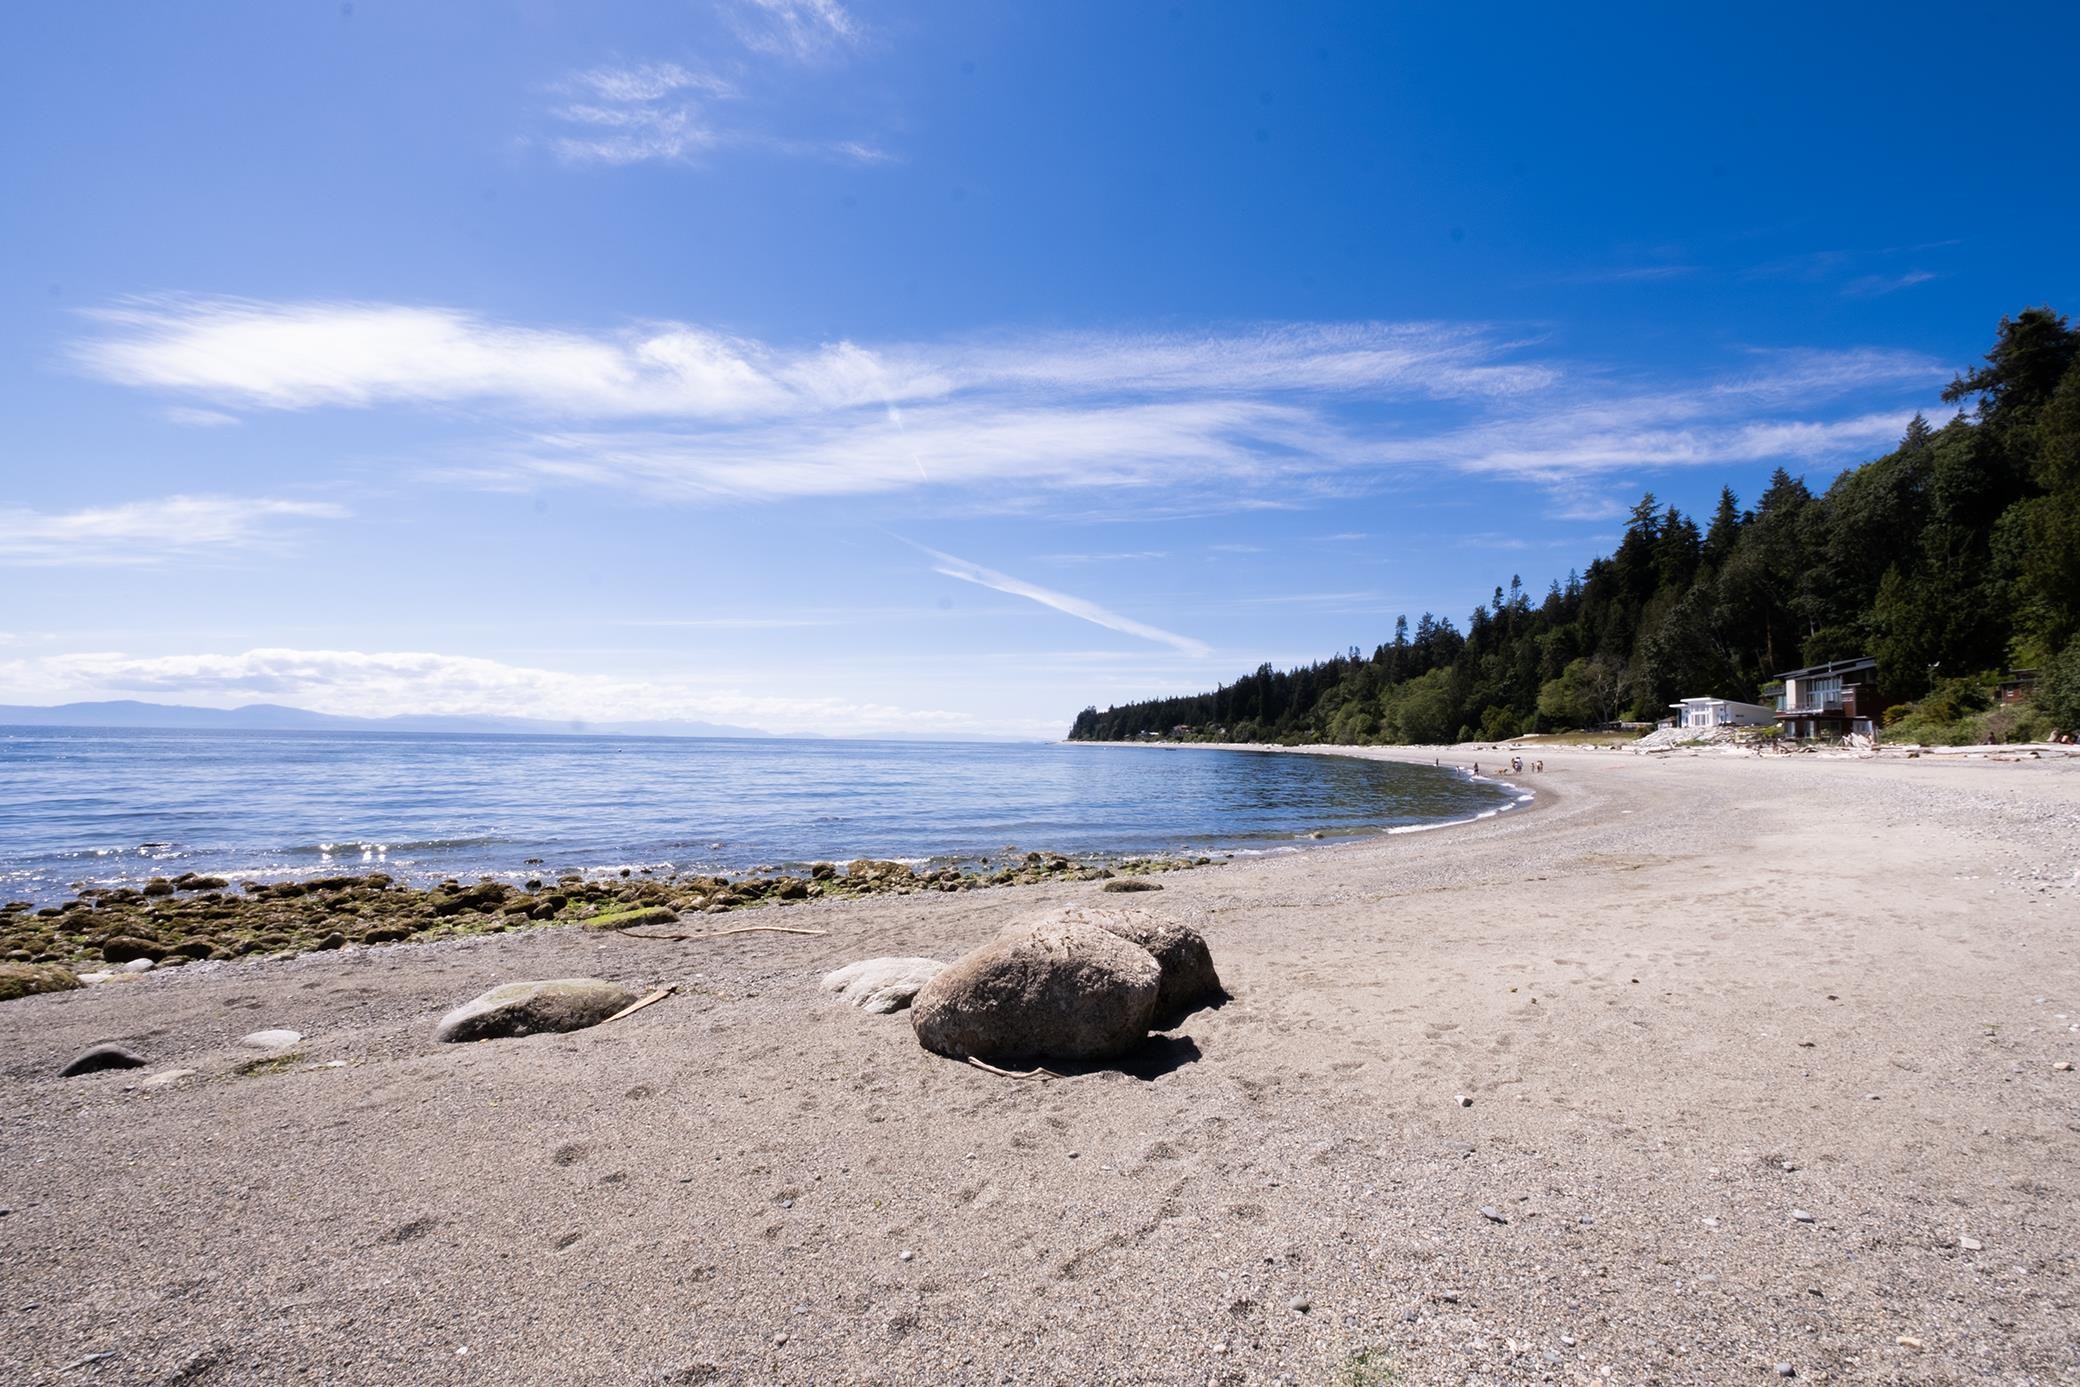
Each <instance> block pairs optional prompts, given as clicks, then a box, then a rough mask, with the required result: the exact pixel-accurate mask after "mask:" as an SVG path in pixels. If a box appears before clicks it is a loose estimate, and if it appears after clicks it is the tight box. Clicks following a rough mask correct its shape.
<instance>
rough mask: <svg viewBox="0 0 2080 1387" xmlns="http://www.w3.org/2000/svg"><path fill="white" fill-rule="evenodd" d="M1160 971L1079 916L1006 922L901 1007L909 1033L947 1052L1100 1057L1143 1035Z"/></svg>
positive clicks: (1139, 951)
mask: <svg viewBox="0 0 2080 1387" xmlns="http://www.w3.org/2000/svg"><path fill="white" fill-rule="evenodd" d="M1162 981H1163V970H1162V968H1161V967H1160V966H1158V965H1157V963H1156V961H1155V959H1154V957H1153V956H1151V955H1150V954H1149V952H1148V951H1147V950H1146V949H1143V948H1141V947H1140V946H1139V945H1136V944H1132V943H1129V942H1128V941H1127V940H1125V939H1122V938H1120V937H1119V936H1118V935H1116V934H1114V933H1112V932H1111V931H1109V930H1103V929H1100V928H1098V927H1097V926H1096V925H1092V924H1087V923H1085V922H1083V921H1081V920H1064V919H1053V918H1049V919H1043V920H1039V921H1034V922H1030V923H1026V924H1022V925H1013V926H1010V927H1009V928H1007V929H1005V930H1004V931H1003V932H1002V933H1000V934H999V935H998V936H997V937H996V938H995V939H992V940H991V941H990V942H989V943H987V944H984V945H983V946H982V947H981V948H979V949H977V950H975V951H974V952H973V953H971V954H968V955H967V956H966V957H964V958H960V959H957V960H955V961H954V962H952V963H950V964H948V965H947V966H946V967H945V969H943V970H942V971H941V972H940V973H939V974H938V975H937V976H936V977H934V978H933V979H932V980H931V981H930V982H928V983H926V984H925V985H924V986H923V987H922V988H921V989H919V991H918V993H917V998H916V1001H915V1002H914V1003H913V1004H912V1006H911V1009H910V1019H911V1024H912V1025H913V1026H914V1027H915V1028H916V1031H917V1039H918V1041H919V1042H920V1043H922V1044H923V1046H924V1047H925V1048H926V1049H927V1050H932V1051H935V1052H937V1053H939V1054H942V1055H950V1056H952V1057H953V1058H955V1059H967V1058H970V1057H973V1058H975V1059H981V1060H996V1061H1017V1060H1036V1059H1038V1060H1046V1059H1053V1060H1105V1059H1112V1058H1114V1057H1116V1056H1118V1055H1121V1054H1124V1053H1125V1052H1126V1051H1128V1050H1130V1049H1132V1048H1133V1047H1134V1046H1135V1045H1138V1044H1140V1043H1141V1041H1142V1040H1143V1039H1145V1038H1146V1037H1147V1035H1148V1026H1149V1021H1150V1019H1151V1018H1152V1017H1153V1016H1154V1015H1155V1009H1156V997H1157V994H1158V993H1159V992H1160V991H1161V988H1162Z"/></svg>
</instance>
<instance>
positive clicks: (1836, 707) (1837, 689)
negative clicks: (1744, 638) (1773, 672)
mask: <svg viewBox="0 0 2080 1387" xmlns="http://www.w3.org/2000/svg"><path fill="white" fill-rule="evenodd" d="M1777 678H1778V680H1780V681H1781V682H1782V683H1783V686H1784V688H1783V691H1782V692H1781V693H1779V694H1778V695H1777V709H1776V712H1777V721H1778V722H1780V723H1782V724H1783V725H1784V735H1785V736H1787V737H1797V738H1807V737H1846V736H1849V735H1851V734H1852V733H1855V734H1860V735H1862V736H1865V737H1868V736H1872V735H1873V734H1875V733H1876V731H1877V728H1878V713H1879V708H1878V662H1877V661H1876V660H1873V659H1870V658H1869V657H1868V656H1865V657H1860V658H1858V659H1854V660H1831V661H1829V662H1828V663H1826V664H1824V665H1813V666H1810V667H1809V668H1806V669H1794V670H1792V671H1790V672H1789V673H1786V674H1780V675H1778V676H1777Z"/></svg>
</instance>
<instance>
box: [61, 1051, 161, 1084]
mask: <svg viewBox="0 0 2080 1387" xmlns="http://www.w3.org/2000/svg"><path fill="white" fill-rule="evenodd" d="M145 1063H146V1061H145V1057H144V1056H143V1055H140V1054H138V1053H137V1052H136V1051H135V1050H131V1049H126V1048H125V1047H123V1046H121V1045H96V1046H94V1047H93V1048H92V1049H91V1050H84V1051H82V1052H81V1053H79V1054H78V1055H76V1056H74V1057H73V1060H72V1063H70V1064H68V1065H66V1066H65V1067H64V1068H63V1069H60V1070H59V1071H58V1073H59V1075H60V1076H61V1077H63V1078H67V1079H69V1078H71V1077H72V1076H73V1075H75V1074H98V1073H100V1072H101V1071H102V1070H104V1069H142V1068H144V1066H145Z"/></svg>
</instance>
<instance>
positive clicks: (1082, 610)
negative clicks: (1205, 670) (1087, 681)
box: [917, 545, 1213, 659]
mask: <svg viewBox="0 0 2080 1387" xmlns="http://www.w3.org/2000/svg"><path fill="white" fill-rule="evenodd" d="M917 547H918V548H920V549H923V550H924V552H925V553H926V554H928V555H930V556H931V558H932V559H933V567H932V571H933V572H935V573H943V574H945V575H946V576H947V577H949V578H958V579H960V580H961V581H962V582H964V583H973V584H975V585H976V586H977V587H985V588H989V589H992V590H993V591H996V592H1002V593H1009V594H1010V595H1011V596H1013V597H1023V598H1025V599H1026V600H1027V601H1029V602H1038V603H1039V604H1040V605H1041V606H1043V607H1052V608H1054V610H1056V611H1058V612H1061V613H1063V614H1064V615H1067V616H1073V617H1075V618H1077V619H1078V620H1079V621H1088V622H1090V623H1091V624H1092V625H1094V626H1103V627H1105V628H1106V629H1107V630H1111V631H1119V632H1121V633H1123V634H1125V635H1129V636H1138V637H1140V638H1141V639H1142V640H1145V641H1154V642H1155V643H1156V644H1158V645H1167V646H1169V647H1170V648H1171V649H1172V650H1176V651H1180V652H1182V653H1183V654H1186V655H1189V656H1192V657H1193V658H1194V659H1200V658H1204V657H1205V656H1207V655H1211V654H1212V653H1213V647H1212V646H1210V645H1208V644H1207V643H1206V642H1204V641H1201V640H1194V639H1193V638H1192V637H1190V636H1180V635H1178V634H1177V633H1176V632H1175V631H1165V630H1163V629H1162V628H1161V627H1159V626H1150V625H1149V624H1148V623H1146V622H1142V621H1136V620H1134V619H1133V618H1132V617H1129V616H1122V615H1120V614H1119V613H1118V612H1115V611H1111V610H1109V609H1107V608H1105V607H1101V606H1099V605H1098V604H1097V603H1095V602H1090V601H1086V600H1085V599H1083V598H1081V597H1072V596H1070V595H1069V594H1068V593H1066V592H1056V591H1054V590H1053V589H1052V588H1043V587H1041V586H1040V585H1039V584H1037V583H1028V582H1026V581H1025V580H1024V579H1022V578H1014V577H1012V576H1011V575H1009V574H1007V573H999V572H997V571H996V570H995V569H991V568H984V567H983V566H982V565H981V564H978V563H970V562H969V561H968V560H966V559H961V558H955V557H954V556H953V555H951V554H942V553H940V552H939V551H938V550H936V549H925V548H924V546H923V545H919V546H917Z"/></svg>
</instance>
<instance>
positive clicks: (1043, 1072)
mask: <svg viewBox="0 0 2080 1387" xmlns="http://www.w3.org/2000/svg"><path fill="white" fill-rule="evenodd" d="M968 1063H970V1064H972V1065H974V1066H975V1067H976V1068H977V1069H984V1070H988V1071H989V1072H990V1073H992V1074H1000V1075H1002V1076H1003V1077H1004V1078H1007V1079H1066V1078H1068V1077H1069V1076H1068V1075H1067V1074H1057V1073H1055V1072H1054V1071H1053V1070H1052V1069H1043V1068H1041V1067H1039V1066H1038V1065H1035V1066H1034V1067H1033V1069H1032V1070H1031V1071H1029V1072H1028V1073H1024V1074H1021V1073H1019V1072H1018V1071H1017V1070H1015V1069H999V1068H997V1067H996V1066H995V1065H994V1064H988V1063H985V1062H984V1061H982V1060H979V1059H976V1058H975V1057H974V1056H973V1055H970V1056H968Z"/></svg>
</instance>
